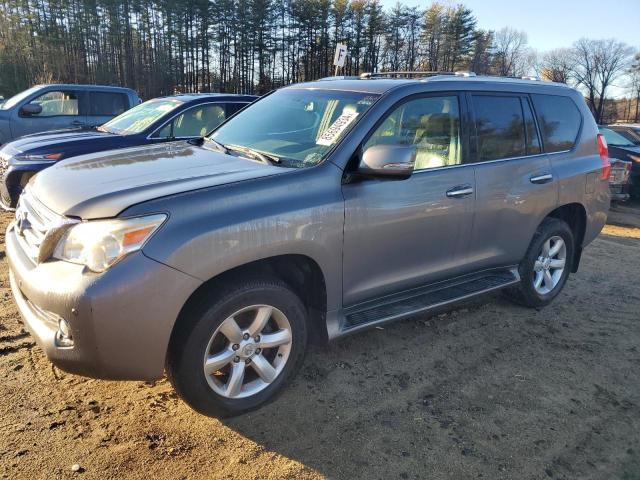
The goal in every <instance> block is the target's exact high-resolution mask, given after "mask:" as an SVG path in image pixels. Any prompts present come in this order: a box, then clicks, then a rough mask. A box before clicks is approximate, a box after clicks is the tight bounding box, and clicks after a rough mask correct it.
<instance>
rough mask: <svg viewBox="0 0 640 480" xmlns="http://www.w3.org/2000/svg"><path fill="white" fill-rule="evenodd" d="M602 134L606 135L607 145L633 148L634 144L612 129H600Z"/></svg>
mask: <svg viewBox="0 0 640 480" xmlns="http://www.w3.org/2000/svg"><path fill="white" fill-rule="evenodd" d="M600 133H601V134H602V135H604V139H605V140H606V141H607V145H610V146H614V147H633V146H635V145H634V143H633V142H631V141H630V140H627V139H626V138H624V137H623V136H622V135H620V134H619V133H616V132H614V131H613V130H611V129H610V128H600Z"/></svg>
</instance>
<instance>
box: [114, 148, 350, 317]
mask: <svg viewBox="0 0 640 480" xmlns="http://www.w3.org/2000/svg"><path fill="white" fill-rule="evenodd" d="M238 161H244V160H238ZM341 174H342V172H341V170H340V169H339V168H337V167H336V166H335V165H333V164H332V163H330V162H325V163H324V164H321V165H319V166H317V167H312V168H305V169H299V170H294V171H291V172H289V173H286V174H283V175H275V176H272V177H266V178H260V179H256V180H248V181H241V182H238V183H235V184H228V185H223V186H219V187H213V188H208V189H202V190H196V191H193V192H187V193H183V194H178V195H172V196H170V197H166V198H161V199H158V200H153V201H149V202H145V203H143V204H139V205H137V206H133V207H131V208H129V209H127V210H126V211H124V212H123V213H122V216H133V215H141V214H149V213H154V212H167V213H168V214H169V216H170V218H169V220H168V221H167V222H166V224H165V225H163V227H162V228H161V229H160V230H159V231H158V233H157V234H156V235H154V236H153V237H152V238H151V240H150V241H149V243H147V245H145V247H144V249H143V252H144V254H145V255H147V256H149V257H151V258H153V259H155V260H157V261H159V262H162V263H164V264H166V265H169V266H171V267H173V268H176V269H178V270H180V271H182V272H184V273H187V274H189V275H191V276H194V277H196V278H198V279H200V280H202V281H206V280H209V279H211V278H214V277H216V276H217V275H220V274H221V273H224V272H226V271H228V270H230V269H233V268H235V267H238V266H241V265H245V264H248V263H250V262H253V261H256V260H261V259H265V258H269V257H274V256H279V255H290V254H297V255H304V256H307V257H309V258H311V259H312V260H314V261H315V262H316V263H317V264H318V266H319V267H320V269H321V270H322V272H323V275H324V278H325V284H326V288H327V308H328V309H329V310H331V309H334V308H337V307H338V305H339V303H340V302H341V288H342V267H341V265H342V233H343V224H344V202H343V198H342V193H341V189H340V179H341ZM185 300H186V299H185Z"/></svg>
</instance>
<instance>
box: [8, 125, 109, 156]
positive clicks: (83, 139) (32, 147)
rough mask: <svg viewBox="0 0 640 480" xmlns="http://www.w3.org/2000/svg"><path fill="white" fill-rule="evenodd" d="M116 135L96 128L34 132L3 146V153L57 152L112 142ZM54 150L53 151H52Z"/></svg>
mask: <svg viewBox="0 0 640 480" xmlns="http://www.w3.org/2000/svg"><path fill="white" fill-rule="evenodd" d="M114 137H115V138H117V137H118V135H114V134H112V133H104V132H98V131H97V130H91V131H87V130H57V131H50V132H45V133H36V134H33V135H27V136H25V137H21V138H18V139H17V140H14V141H12V142H10V143H8V144H6V145H5V146H4V147H3V149H2V150H3V151H4V152H5V153H8V154H11V155H20V154H21V153H57V152H58V151H62V152H65V149H67V150H75V149H77V148H79V147H81V146H82V145H92V146H93V145H99V144H101V143H105V142H112V141H113V140H114ZM54 150H55V152H54Z"/></svg>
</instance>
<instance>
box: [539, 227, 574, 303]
mask: <svg viewBox="0 0 640 480" xmlns="http://www.w3.org/2000/svg"><path fill="white" fill-rule="evenodd" d="M566 262H567V245H566V244H565V241H564V240H563V239H562V237H560V236H558V235H555V236H553V237H551V238H548V239H547V241H545V242H544V243H543V244H542V251H541V252H540V254H539V255H538V259H537V260H536V262H535V264H534V267H533V287H534V288H535V290H536V292H537V293H539V294H540V295H546V294H548V293H550V292H551V291H552V290H553V289H554V288H556V286H557V285H558V283H560V279H561V278H562V275H563V273H564V269H565V265H566Z"/></svg>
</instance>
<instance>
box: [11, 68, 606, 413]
mask: <svg viewBox="0 0 640 480" xmlns="http://www.w3.org/2000/svg"><path fill="white" fill-rule="evenodd" d="M609 174H610V164H609V159H608V155H607V148H606V142H604V140H603V138H602V137H601V136H600V135H599V134H598V130H597V127H596V124H595V123H594V121H593V117H592V116H591V113H590V112H589V110H588V108H587V106H586V104H585V102H584V100H583V98H582V96H581V95H580V93H578V92H577V91H575V90H573V89H570V88H568V87H567V86H566V85H561V84H553V83H547V82H540V81H529V80H514V79H504V78H488V77H475V76H470V75H469V74H467V75H466V76H457V75H439V76H434V77H425V78H416V79H402V80H401V79H388V78H384V77H380V78H376V77H375V76H372V78H369V79H337V80H331V81H319V82H311V83H304V84H299V85H293V86H290V87H287V88H283V89H281V90H278V91H276V92H274V93H272V94H270V95H267V96H265V97H263V98H262V99H260V100H258V101H257V102H255V103H253V104H252V105H250V106H249V107H247V108H245V109H244V110H242V111H241V112H239V113H238V114H237V115H235V116H234V117H233V118H231V119H229V120H228V121H226V122H225V123H223V124H222V125H221V126H220V127H218V128H217V129H216V130H215V131H214V132H213V133H212V134H211V135H210V136H209V137H207V138H204V139H202V140H201V141H199V142H191V143H188V142H170V143H166V144H162V145H152V146H142V147H135V148H127V149H121V150H117V151H114V152H109V153H99V154H92V155H84V156H82V157H77V158H72V159H69V160H65V161H63V162H60V163H58V164H56V165H54V166H52V167H51V168H49V169H47V170H45V171H43V172H42V173H40V174H39V175H36V176H35V177H34V178H33V179H32V180H31V182H30V183H29V185H28V186H27V188H26V190H25V193H24V194H23V195H22V197H21V199H20V204H19V206H18V209H17V211H16V220H15V222H13V223H12V224H11V225H10V226H9V228H8V230H7V234H6V248H7V257H8V259H9V264H10V279H11V287H12V290H13V294H14V297H15V300H16V303H17V305H18V308H19V310H20V312H21V314H22V315H23V318H24V319H25V323H26V325H27V326H28V328H29V330H30V331H31V333H32V334H33V336H34V337H35V339H36V341H37V342H38V343H39V345H41V346H42V348H43V349H44V351H45V352H46V354H47V356H48V357H49V358H50V359H51V360H52V361H53V362H54V363H55V364H56V365H58V366H59V367H60V368H63V369H66V370H68V371H71V372H76V373H80V374H84V375H90V376H94V377H100V378H111V379H155V378H159V377H161V376H162V375H163V373H164V371H165V370H166V372H167V374H168V376H169V379H170V380H171V382H172V383H173V385H174V387H175V389H176V390H177V392H178V393H179V395H180V396H181V397H182V398H183V399H184V400H185V401H187V402H188V403H189V405H191V406H192V407H193V408H194V409H196V410H197V411H199V412H202V413H205V414H208V415H230V414H237V413H239V412H243V411H246V410H248V409H252V408H255V407H258V406H259V405H261V404H263V403H264V402H266V401H268V400H270V399H271V398H273V396H274V394H275V393H276V392H277V391H278V390H279V389H280V388H281V387H282V386H283V385H284V384H285V383H286V381H287V380H288V379H289V378H291V376H292V375H293V374H294V372H295V371H296V370H297V368H298V367H299V366H300V364H301V362H302V359H303V356H304V353H305V351H306V347H307V343H308V342H309V341H315V342H322V341H326V340H328V339H335V338H338V337H341V336H343V335H347V334H351V333H355V332H358V331H360V330H363V329H366V328H370V327H372V326H374V325H380V324H382V323H384V322H388V321H393V320H397V319H400V318H406V317H409V316H412V315H415V314H417V313H422V312H428V311H433V310H434V309H438V308H442V307H444V306H447V305H450V304H452V303H455V302H457V301H460V300H464V299H468V298H471V297H474V296H477V295H482V294H484V293H486V292H490V291H494V290H498V289H503V290H504V291H505V292H506V293H507V294H508V295H509V297H510V298H512V299H514V300H515V301H517V302H519V303H521V304H523V305H526V306H529V307H534V308H540V307H543V306H545V305H547V304H548V303H549V302H551V301H552V300H553V299H554V298H556V297H557V296H558V294H559V293H560V291H561V290H562V288H563V287H564V286H565V284H566V281H567V277H568V276H569V274H570V272H575V271H576V270H577V269H578V265H579V263H580V258H581V253H582V250H583V249H584V248H585V247H586V246H587V245H588V244H589V243H590V242H591V241H592V240H593V239H594V238H595V237H596V236H597V235H598V234H599V232H600V230H601V229H602V227H603V226H604V224H605V221H606V218H607V211H608V208H609V188H608V177H609ZM52 285H55V286H56V288H53V289H52ZM562 301H568V300H567V299H566V298H565V299H562Z"/></svg>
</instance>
